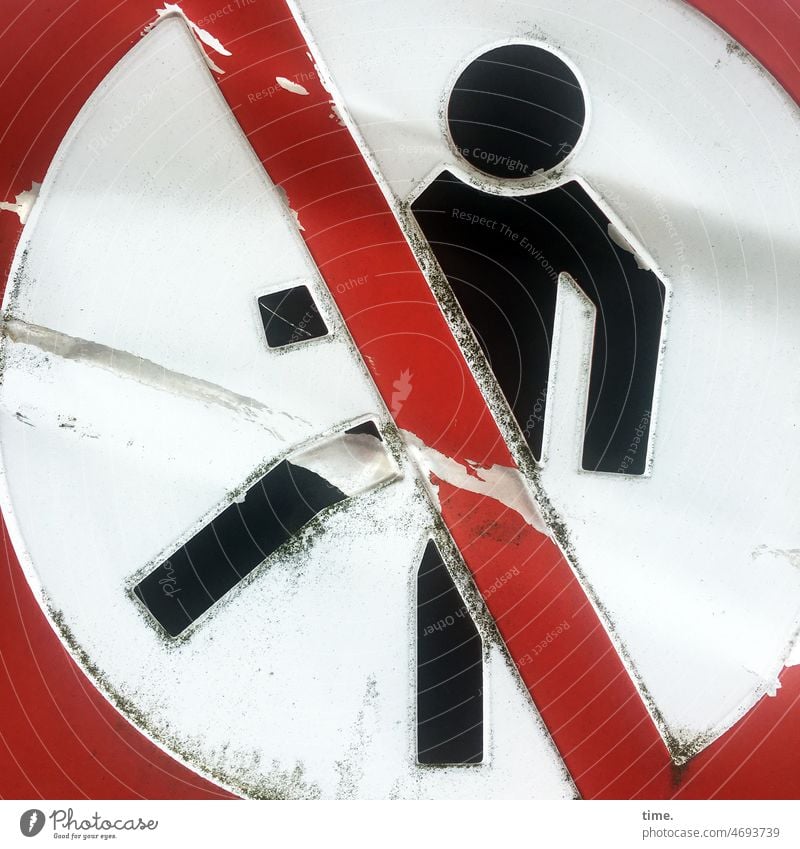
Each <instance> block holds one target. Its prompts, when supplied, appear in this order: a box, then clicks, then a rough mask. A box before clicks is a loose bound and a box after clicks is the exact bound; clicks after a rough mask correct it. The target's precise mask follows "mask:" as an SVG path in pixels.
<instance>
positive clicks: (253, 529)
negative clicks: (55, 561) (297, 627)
mask: <svg viewBox="0 0 800 849" xmlns="http://www.w3.org/2000/svg"><path fill="white" fill-rule="evenodd" d="M368 424H369V423H367V424H365V425H359V426H356V428H353V429H351V430H349V431H345V432H344V433H341V434H339V435H337V436H335V437H333V438H331V439H330V440H328V441H326V442H324V443H321V444H318V445H315V446H312V447H311V448H309V449H306V450H305V451H301V452H299V453H297V454H294V455H292V456H290V457H289V458H287V459H285V460H282V461H281V462H279V463H278V464H277V465H275V466H274V467H273V468H272V469H270V470H269V471H268V472H267V473H266V474H265V475H264V476H263V477H262V478H261V479H260V480H259V481H258V482H257V483H255V484H254V485H253V486H251V487H250V489H248V490H247V492H246V493H245V494H244V497H243V498H242V499H240V500H237V501H234V502H233V503H232V504H230V505H229V506H227V507H226V508H225V509H224V510H223V511H222V512H221V513H220V514H219V515H218V516H216V518H214V519H212V520H211V521H210V522H209V523H208V524H207V525H205V526H204V527H202V528H201V529H200V530H199V531H198V532H197V533H196V534H195V535H194V536H193V537H192V538H191V539H190V540H188V541H187V542H186V543H185V544H184V545H183V546H181V547H180V548H179V549H178V550H177V551H176V552H175V553H174V554H173V555H172V556H171V557H169V558H168V559H167V560H165V561H164V562H163V563H162V564H161V565H160V566H158V567H157V568H156V569H154V570H153V571H152V572H151V573H150V574H149V575H147V576H146V577H145V578H144V579H143V580H142V581H140V582H139V583H138V584H137V585H136V587H135V588H134V593H135V595H136V596H137V597H138V598H139V600H140V601H141V602H142V603H143V604H144V606H145V607H146V608H147V610H148V611H149V612H150V613H151V614H152V616H153V617H154V618H155V619H156V621H157V622H158V623H159V624H160V625H161V626H162V627H163V628H164V630H165V631H166V632H167V633H168V634H169V635H170V636H172V637H176V636H178V635H179V634H181V633H182V632H183V631H185V630H186V628H188V627H189V626H190V625H191V624H192V623H193V622H194V621H195V620H196V619H198V618H199V617H200V616H201V615H202V614H203V613H205V612H206V611H207V610H208V609H209V608H210V607H211V606H212V605H213V604H215V603H216V602H217V601H219V599H221V598H222V597H223V596H224V595H225V594H226V593H227V592H229V591H230V590H231V589H233V587H235V586H236V585H237V584H238V583H239V582H240V581H241V580H242V579H243V578H244V577H246V576H247V575H248V574H249V573H250V572H252V571H253V569H255V568H256V567H257V566H258V565H259V564H261V563H262V562H263V561H264V560H265V559H266V558H267V557H269V556H270V555H271V554H272V553H273V552H275V551H276V550H277V549H278V548H280V546H281V545H283V544H284V543H285V542H287V540H289V539H290V538H291V537H292V536H293V535H294V534H296V533H297V532H298V531H300V530H302V528H303V527H304V526H305V525H307V524H308V523H309V522H310V521H311V520H312V519H314V518H315V517H316V516H317V515H318V514H319V513H321V512H322V511H323V510H325V509H326V508H327V507H330V506H332V505H334V504H338V503H339V502H342V501H345V500H346V499H347V498H348V497H350V496H354V495H357V494H359V493H360V492H364V491H366V490H368V489H372V488H374V487H375V486H378V485H379V484H380V483H383V482H384V481H387V480H391V479H392V478H393V477H395V476H396V469H395V467H394V466H393V464H392V463H391V460H390V459H389V455H388V453H387V451H386V447H385V445H384V443H383V440H382V439H381V437H380V433H379V432H378V430H377V428H376V427H374V425H373V427H372V428H371V429H370V428H369V426H368ZM328 477H333V478H335V483H334V482H332V481H331V480H328ZM337 484H338V485H337Z"/></svg>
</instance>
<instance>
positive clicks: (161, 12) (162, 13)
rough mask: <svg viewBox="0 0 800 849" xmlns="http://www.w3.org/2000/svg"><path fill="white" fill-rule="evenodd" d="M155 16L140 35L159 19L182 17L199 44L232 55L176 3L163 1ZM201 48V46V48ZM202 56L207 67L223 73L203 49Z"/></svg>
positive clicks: (150, 28) (221, 53) (216, 51)
mask: <svg viewBox="0 0 800 849" xmlns="http://www.w3.org/2000/svg"><path fill="white" fill-rule="evenodd" d="M156 15H157V18H156V20H155V22H154V23H152V24H149V25H148V26H146V27H145V28H144V30H143V32H142V35H146V34H147V33H148V32H150V30H152V29H153V27H154V26H155V25H156V24H157V23H158V22H159V21H161V20H163V19H164V18H166V17H170V16H173V17H179V18H182V19H183V21H184V22H185V23H186V25H187V26H188V27H189V29H190V30H191V33H192V35H193V36H194V37H195V40H196V41H197V42H198V43H199V44H204V45H205V46H206V47H210V48H211V49H212V50H213V51H214V52H215V53H219V54H220V56H232V55H233V54H232V53H231V52H230V50H228V49H227V48H226V47H225V45H224V44H223V43H222V42H221V41H220V40H219V39H218V38H216V37H215V36H213V35H211V33H210V32H209V31H208V30H205V29H203V28H202V27H200V26H198V25H197V24H196V23H195V22H194V21H193V20H192V19H191V18H190V17H189V16H188V15H187V14H186V12H184V11H183V9H182V8H181V7H180V5H179V4H178V3H165V4H164V8H163V9H156ZM201 50H202V48H201ZM202 53H203V57H204V58H205V60H206V63H207V65H208V67H209V68H210V69H211V70H212V71H214V72H215V73H217V74H224V73H225V71H223V70H222V68H220V67H219V66H218V65H217V64H216V63H215V62H214V61H213V59H211V57H210V56H209V55H208V53H207V52H206V51H205V50H202Z"/></svg>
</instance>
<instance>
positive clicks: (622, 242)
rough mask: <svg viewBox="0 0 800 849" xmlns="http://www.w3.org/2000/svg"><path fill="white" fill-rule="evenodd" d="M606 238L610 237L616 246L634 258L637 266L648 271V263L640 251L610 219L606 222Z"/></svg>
mask: <svg viewBox="0 0 800 849" xmlns="http://www.w3.org/2000/svg"><path fill="white" fill-rule="evenodd" d="M608 238H609V239H611V241H612V242H613V243H614V244H615V245H616V246H617V247H620V248H622V250H623V251H627V252H628V253H629V254H632V255H633V258H634V259H635V260H636V265H638V266H639V268H641V269H642V270H643V271H650V263H649V262H647V260H646V259H644V258H643V257H642V255H641V253H639V251H637V250H636V248H634V246H633V245H632V244H631V243H630V242H629V241H628V239H627V238H626V237H625V236H624V235H623V233H622V231H621V230H620V229H619V227H617V225H616V224H614V223H613V222H612V221H610V222H609V224H608Z"/></svg>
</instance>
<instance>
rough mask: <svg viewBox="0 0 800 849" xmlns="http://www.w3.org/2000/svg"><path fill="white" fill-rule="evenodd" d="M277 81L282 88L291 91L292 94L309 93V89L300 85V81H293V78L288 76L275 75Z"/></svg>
mask: <svg viewBox="0 0 800 849" xmlns="http://www.w3.org/2000/svg"><path fill="white" fill-rule="evenodd" d="M275 82H276V83H277V84H278V85H279V86H280V87H281V88H283V89H285V90H286V91H289V92H291V93H292V94H303V95H308V89H307V88H306V87H305V86H302V85H300V83H295V82H292V80H290V79H287V78H286V77H275Z"/></svg>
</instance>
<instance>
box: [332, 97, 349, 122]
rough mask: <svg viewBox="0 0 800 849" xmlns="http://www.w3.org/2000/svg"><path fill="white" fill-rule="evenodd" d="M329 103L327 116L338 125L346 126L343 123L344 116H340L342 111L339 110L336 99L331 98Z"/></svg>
mask: <svg viewBox="0 0 800 849" xmlns="http://www.w3.org/2000/svg"><path fill="white" fill-rule="evenodd" d="M330 104H331V114H330V115H328V117H329V118H333V120H334V121H336V123H337V124H338V125H339V126H340V127H346V126H347V124H345V121H344V118H342V113H341V112H340V111H339V107H338V106H337V105H336V101H335V100H331V101H330Z"/></svg>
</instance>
